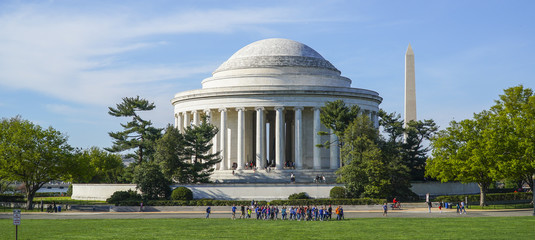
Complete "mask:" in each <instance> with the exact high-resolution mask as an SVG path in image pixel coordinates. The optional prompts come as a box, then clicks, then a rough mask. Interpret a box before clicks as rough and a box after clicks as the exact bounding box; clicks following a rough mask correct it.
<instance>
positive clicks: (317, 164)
mask: <svg viewBox="0 0 535 240" xmlns="http://www.w3.org/2000/svg"><path fill="white" fill-rule="evenodd" d="M313 131H314V132H313V133H312V134H313V136H314V146H313V148H314V152H313V153H314V158H313V163H312V164H313V168H314V169H321V148H319V147H317V145H318V144H321V138H320V135H318V132H319V131H321V122H320V108H319V107H315V108H314V128H313Z"/></svg>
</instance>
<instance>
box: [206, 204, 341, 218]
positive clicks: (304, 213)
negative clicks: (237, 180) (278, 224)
mask: <svg viewBox="0 0 535 240" xmlns="http://www.w3.org/2000/svg"><path fill="white" fill-rule="evenodd" d="M253 212H254V214H255V216H253ZM210 213H211V207H208V208H206V218H209V217H210ZM333 213H334V214H336V220H343V219H345V217H344V209H343V207H342V206H338V207H336V208H335V209H334V212H333V208H332V206H331V205H329V206H328V207H327V206H320V207H318V206H290V207H287V206H282V208H279V207H278V206H267V205H256V204H255V205H252V206H250V207H249V206H247V207H246V206H244V205H241V206H240V207H238V206H236V205H234V206H232V208H231V214H232V216H231V219H233V220H235V219H237V218H239V219H251V218H253V217H256V220H279V219H280V220H294V221H328V220H332V215H333ZM238 214H239V216H237V215H238ZM279 215H280V218H279Z"/></svg>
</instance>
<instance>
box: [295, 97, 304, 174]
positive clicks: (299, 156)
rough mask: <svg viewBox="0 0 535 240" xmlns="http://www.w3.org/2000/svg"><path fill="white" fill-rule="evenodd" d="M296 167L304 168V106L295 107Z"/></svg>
mask: <svg viewBox="0 0 535 240" xmlns="http://www.w3.org/2000/svg"><path fill="white" fill-rule="evenodd" d="M294 110H295V168H296V169H303V134H302V132H301V131H302V128H303V127H302V126H303V107H295V108H294Z"/></svg>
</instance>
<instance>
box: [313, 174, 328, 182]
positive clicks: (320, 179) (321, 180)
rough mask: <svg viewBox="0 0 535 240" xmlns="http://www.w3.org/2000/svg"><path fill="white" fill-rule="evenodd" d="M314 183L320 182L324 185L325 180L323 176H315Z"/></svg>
mask: <svg viewBox="0 0 535 240" xmlns="http://www.w3.org/2000/svg"><path fill="white" fill-rule="evenodd" d="M314 182H315V183H320V182H323V183H325V182H326V180H325V176H323V175H321V176H320V175H316V178H314Z"/></svg>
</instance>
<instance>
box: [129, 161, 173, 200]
mask: <svg viewBox="0 0 535 240" xmlns="http://www.w3.org/2000/svg"><path fill="white" fill-rule="evenodd" d="M134 183H135V184H136V185H137V188H138V189H139V190H140V191H141V193H142V194H143V198H145V199H151V200H154V199H159V198H164V199H168V198H169V196H170V195H171V188H170V187H169V185H170V184H171V181H169V180H168V179H167V178H166V177H165V176H164V175H163V173H162V171H161V170H160V166H159V165H156V164H153V163H144V164H142V165H141V166H139V168H137V169H136V170H135V172H134Z"/></svg>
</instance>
